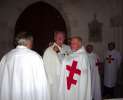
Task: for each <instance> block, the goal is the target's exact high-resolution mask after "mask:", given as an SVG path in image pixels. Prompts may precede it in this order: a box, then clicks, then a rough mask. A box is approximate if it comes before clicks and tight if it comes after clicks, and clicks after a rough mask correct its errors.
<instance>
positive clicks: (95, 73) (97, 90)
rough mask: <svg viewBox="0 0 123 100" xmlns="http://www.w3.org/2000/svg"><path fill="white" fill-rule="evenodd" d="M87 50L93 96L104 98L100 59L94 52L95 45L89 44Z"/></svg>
mask: <svg viewBox="0 0 123 100" xmlns="http://www.w3.org/2000/svg"><path fill="white" fill-rule="evenodd" d="M86 51H87V53H88V57H89V62H90V65H91V88H92V98H93V99H94V100H102V97H101V83H100V76H99V67H100V59H99V57H98V56H97V55H96V54H95V53H94V52H93V45H91V44H88V45H87V46H86Z"/></svg>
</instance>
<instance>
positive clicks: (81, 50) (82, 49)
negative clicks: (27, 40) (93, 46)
mask: <svg viewBox="0 0 123 100" xmlns="http://www.w3.org/2000/svg"><path fill="white" fill-rule="evenodd" d="M81 52H86V51H85V48H84V46H82V47H81V48H80V49H79V50H77V51H75V52H73V53H81Z"/></svg>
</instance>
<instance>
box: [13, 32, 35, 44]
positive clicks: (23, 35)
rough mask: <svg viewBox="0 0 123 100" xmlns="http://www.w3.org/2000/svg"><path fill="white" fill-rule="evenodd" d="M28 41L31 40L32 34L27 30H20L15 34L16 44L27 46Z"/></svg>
mask: <svg viewBox="0 0 123 100" xmlns="http://www.w3.org/2000/svg"><path fill="white" fill-rule="evenodd" d="M28 41H31V42H33V36H32V35H31V34H29V33H27V32H20V33H18V34H17V35H16V36H15V43H16V45H23V46H27V44H28Z"/></svg>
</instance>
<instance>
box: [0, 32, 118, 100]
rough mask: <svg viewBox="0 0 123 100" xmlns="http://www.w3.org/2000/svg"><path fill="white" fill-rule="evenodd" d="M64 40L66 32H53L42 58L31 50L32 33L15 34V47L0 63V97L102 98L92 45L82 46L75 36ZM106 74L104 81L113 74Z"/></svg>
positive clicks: (45, 99) (16, 99)
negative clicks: (66, 42)
mask: <svg viewBox="0 0 123 100" xmlns="http://www.w3.org/2000/svg"><path fill="white" fill-rule="evenodd" d="M64 40H65V33H64V32H62V31H56V32H55V33H54V43H53V44H52V45H50V46H49V47H48V48H47V49H46V51H45V52H44V55H43V59H42V57H41V56H40V55H39V54H37V53H36V52H35V51H33V50H31V49H32V46H33V36H32V35H30V34H28V32H20V33H18V34H17V36H16V37H15V42H16V45H17V47H16V48H15V49H13V50H11V51H10V52H8V53H7V54H6V55H5V56H4V57H3V58H2V60H1V62H0V100H92V99H94V100H102V98H101V89H100V77H99V72H98V67H99V61H100V59H99V57H98V56H97V55H96V54H95V53H94V52H93V46H92V45H87V46H86V48H85V47H84V46H83V45H82V39H81V38H80V37H78V36H73V37H71V40H70V46H68V45H65V44H64ZM107 55H108V54H107ZM112 56H113V55H111V54H110V57H112ZM115 59H116V60H117V58H113V60H112V61H115ZM106 60H108V58H106ZM114 63H117V61H116V62H114ZM119 63H120V62H118V64H119ZM109 64H111V62H110V63H109ZM107 66H109V65H108V62H107ZM109 67H110V66H109ZM107 68H108V67H107ZM109 69H112V68H109ZM109 69H108V70H109ZM112 71H114V70H112ZM106 73H107V74H108V76H109V77H107V76H106V79H105V81H109V79H108V78H111V77H112V76H111V75H109V73H110V72H109V73H108V72H106ZM110 80H111V79H110ZM113 82H114V81H113ZM105 83H106V82H105ZM107 83H108V84H111V83H110V82H107ZM106 86H107V85H106Z"/></svg>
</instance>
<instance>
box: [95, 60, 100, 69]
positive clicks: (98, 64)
mask: <svg viewBox="0 0 123 100" xmlns="http://www.w3.org/2000/svg"><path fill="white" fill-rule="evenodd" d="M96 66H97V67H99V66H100V61H99V59H97V62H96Z"/></svg>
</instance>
